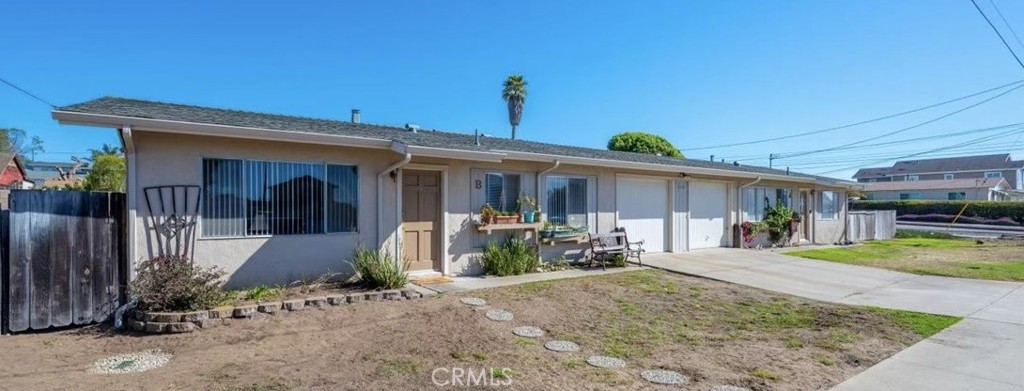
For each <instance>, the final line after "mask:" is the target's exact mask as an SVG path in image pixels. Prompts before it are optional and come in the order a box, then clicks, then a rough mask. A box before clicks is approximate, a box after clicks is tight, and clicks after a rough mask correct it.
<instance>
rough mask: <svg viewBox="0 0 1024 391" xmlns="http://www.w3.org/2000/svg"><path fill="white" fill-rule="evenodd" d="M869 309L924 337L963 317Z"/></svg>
mask: <svg viewBox="0 0 1024 391" xmlns="http://www.w3.org/2000/svg"><path fill="white" fill-rule="evenodd" d="M867 309H868V310H869V311H871V312H873V313H875V314H878V315H882V316H885V317H887V318H889V319H890V320H892V321H893V323H896V324H897V325H900V326H901V327H903V328H905V329H907V330H910V331H913V332H914V334H917V335H920V336H922V337H930V336H932V335H935V334H936V333H938V332H940V331H942V330H943V329H945V328H947V327H949V326H952V325H954V324H956V322H959V321H960V320H961V319H963V318H961V317H956V316H945V315H932V314H925V313H922V312H913V311H903V310H893V309H888V308H879V307H867Z"/></svg>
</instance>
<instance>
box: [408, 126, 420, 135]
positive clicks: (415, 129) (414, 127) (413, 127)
mask: <svg viewBox="0 0 1024 391" xmlns="http://www.w3.org/2000/svg"><path fill="white" fill-rule="evenodd" d="M405 128H406V129H409V131H410V132H413V133H416V132H418V131H419V130H420V126H419V125H416V124H405Z"/></svg>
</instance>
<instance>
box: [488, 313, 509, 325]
mask: <svg viewBox="0 0 1024 391" xmlns="http://www.w3.org/2000/svg"><path fill="white" fill-rule="evenodd" d="M486 316H487V319H490V320H493V321H495V322H508V321H510V320H512V313H511V312H508V311H505V310H490V311H487V314H486Z"/></svg>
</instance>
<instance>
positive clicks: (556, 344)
mask: <svg viewBox="0 0 1024 391" xmlns="http://www.w3.org/2000/svg"><path fill="white" fill-rule="evenodd" d="M544 349H547V350H550V351H553V352H578V351H580V345H577V344H576V343H575V342H570V341H548V342H547V343H545V344H544Z"/></svg>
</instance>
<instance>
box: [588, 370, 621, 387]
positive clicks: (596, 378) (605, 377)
mask: <svg viewBox="0 0 1024 391" xmlns="http://www.w3.org/2000/svg"><path fill="white" fill-rule="evenodd" d="M587 377H588V378H589V380H590V381H592V382H595V383H603V384H608V385H612V386H618V385H623V384H626V383H628V382H629V381H628V380H627V379H626V378H625V377H623V376H622V374H621V373H619V372H618V371H615V370H611V369H604V368H602V369H597V370H595V371H593V372H591V373H590V374H589V375H588V376H587Z"/></svg>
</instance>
